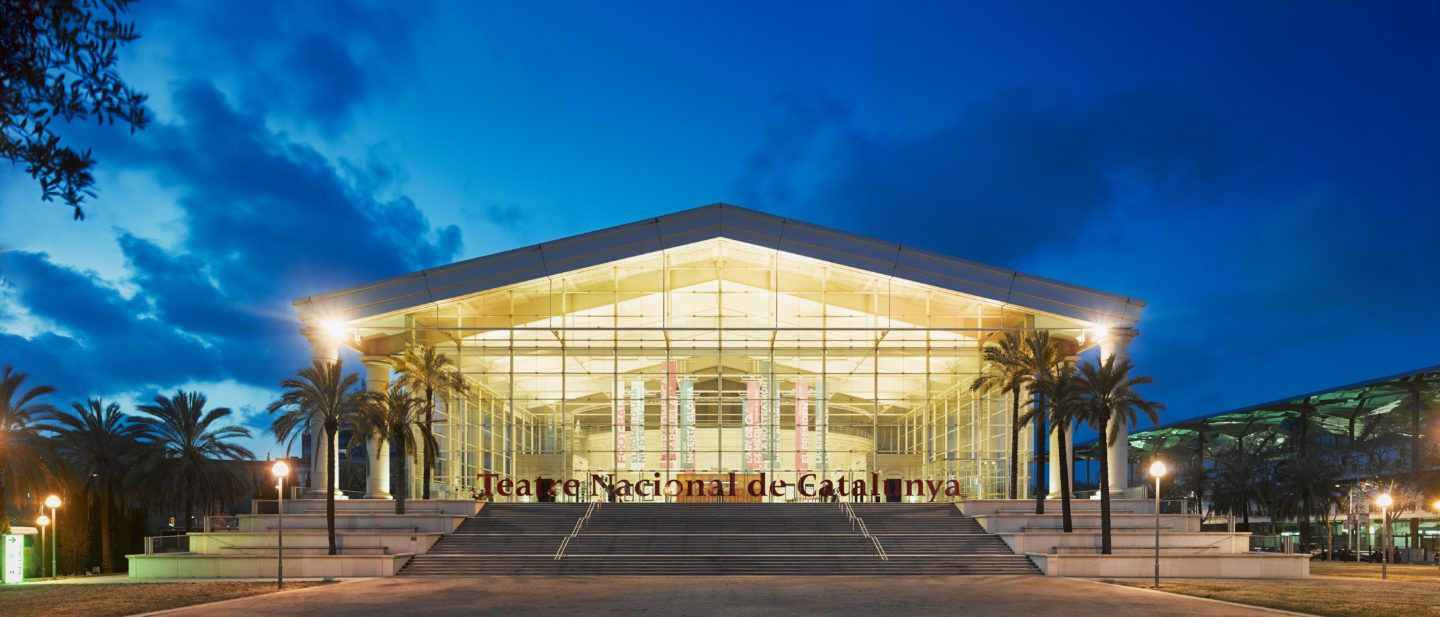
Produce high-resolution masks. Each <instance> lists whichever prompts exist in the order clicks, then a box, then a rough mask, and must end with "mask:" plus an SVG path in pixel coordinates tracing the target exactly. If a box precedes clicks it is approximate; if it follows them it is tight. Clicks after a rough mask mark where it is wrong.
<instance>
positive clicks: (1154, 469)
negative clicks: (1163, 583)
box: [1150, 461, 1166, 589]
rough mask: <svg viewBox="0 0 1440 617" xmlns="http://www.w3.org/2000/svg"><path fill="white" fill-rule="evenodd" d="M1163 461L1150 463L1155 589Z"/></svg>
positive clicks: (1158, 574) (1157, 582)
mask: <svg viewBox="0 0 1440 617" xmlns="http://www.w3.org/2000/svg"><path fill="white" fill-rule="evenodd" d="M1165 471H1166V469H1165V463H1164V461H1155V462H1153V463H1150V477H1152V478H1155V588H1157V589H1158V588H1160V478H1162V477H1164V476H1165Z"/></svg>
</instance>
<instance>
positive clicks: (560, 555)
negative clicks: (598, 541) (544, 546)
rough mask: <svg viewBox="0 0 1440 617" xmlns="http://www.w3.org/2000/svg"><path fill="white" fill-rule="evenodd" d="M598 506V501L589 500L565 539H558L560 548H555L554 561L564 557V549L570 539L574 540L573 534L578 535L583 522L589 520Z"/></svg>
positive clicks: (568, 544)
mask: <svg viewBox="0 0 1440 617" xmlns="http://www.w3.org/2000/svg"><path fill="white" fill-rule="evenodd" d="M599 507H600V502H598V501H592V502H590V506H589V507H587V508H585V514H583V515H581V516H580V518H578V519H575V527H574V528H573V529H571V530H570V535H568V536H565V539H564V540H561V541H560V548H558V549H555V560H556V561H559V560H560V559H563V558H564V557H565V549H566V548H568V547H569V546H570V541H571V540H574V539H575V536H578V535H580V529H581V528H583V527H584V526H585V523H587V522H589V521H590V515H592V514H594V513H595V510H596V509H598V508H599Z"/></svg>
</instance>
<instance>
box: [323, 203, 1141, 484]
mask: <svg viewBox="0 0 1440 617" xmlns="http://www.w3.org/2000/svg"><path fill="white" fill-rule="evenodd" d="M981 233H983V232H981ZM962 237H963V235H957V238H962ZM295 304H296V307H297V310H298V311H299V314H300V318H301V320H302V322H303V323H304V324H305V329H304V331H303V332H304V334H305V335H306V336H307V337H308V338H309V340H310V342H311V345H312V349H313V355H314V357H315V358H316V359H325V360H333V359H335V358H337V357H338V346H339V345H342V344H343V345H345V346H348V347H351V348H353V349H356V350H358V351H359V352H360V354H361V358H362V360H363V362H364V364H365V376H366V383H367V386H368V387H370V388H372V389H378V388H383V387H384V386H385V384H386V383H388V381H389V380H390V378H391V368H392V361H393V358H394V357H395V356H397V355H398V354H400V353H401V352H402V350H403V349H404V348H405V346H406V345H407V344H412V343H424V344H428V345H435V346H438V347H439V348H440V349H441V350H442V351H443V352H444V353H446V354H447V355H449V356H450V357H451V358H453V359H455V360H456V361H457V362H458V365H459V367H460V369H461V371H462V372H463V374H464V376H465V377H466V378H467V379H468V381H469V382H470V383H471V384H472V386H473V392H472V393H471V394H470V396H468V397H465V398H463V399H459V400H448V399H447V401H446V404H445V405H444V406H443V409H442V410H441V412H440V413H439V415H438V419H437V429H436V432H437V438H438V441H439V447H440V453H439V461H438V470H437V472H436V476H435V479H434V483H433V486H432V488H433V489H434V491H435V492H436V493H438V495H439V496H442V497H458V498H465V497H469V496H471V495H472V494H473V491H475V489H476V481H477V477H478V476H479V475H480V474H485V473H494V474H499V475H502V476H511V477H516V478H534V477H537V476H544V477H547V478H551V479H557V480H564V479H569V478H577V479H581V480H582V481H583V482H585V483H586V484H587V485H588V479H589V477H590V474H602V475H604V474H616V476H617V477H618V478H623V479H631V480H635V479H649V478H652V477H656V476H657V475H658V477H661V478H664V479H670V478H682V479H712V478H716V477H720V476H721V475H722V474H726V473H728V472H735V473H737V474H758V473H760V472H767V473H769V474H770V477H771V478H772V479H773V478H777V477H778V478H779V479H783V480H786V481H788V482H789V483H791V484H794V483H795V482H796V481H797V479H798V478H800V477H801V476H802V475H803V474H805V473H815V474H818V475H820V476H821V477H823V478H835V477H837V476H844V477H846V478H856V479H867V480H868V479H869V478H870V477H871V476H870V474H872V473H874V474H878V476H879V477H880V478H883V479H885V480H887V481H894V480H895V479H897V478H901V477H903V478H915V479H918V478H937V479H955V480H958V481H959V482H960V483H961V485H962V486H963V487H964V493H963V495H960V496H959V497H965V498H995V497H1003V496H1005V495H1004V493H1005V490H1006V487H1007V485H1008V477H1007V476H1008V469H1009V466H1008V464H1007V449H1008V447H1009V444H1008V442H1009V437H1008V436H1009V432H1010V426H1011V419H1010V405H1009V400H1008V398H1007V395H1003V394H993V395H977V394H974V393H972V392H971V391H970V384H971V382H972V381H973V380H974V378H975V377H976V376H977V375H978V374H979V373H980V371H981V370H982V366H981V347H982V345H984V344H985V343H986V342H987V341H989V340H991V339H992V337H994V336H995V335H996V334H997V333H1002V332H1006V331H1017V330H1018V331H1025V330H1038V329H1044V330H1049V331H1051V332H1052V333H1053V334H1054V335H1055V336H1057V337H1060V338H1063V339H1065V340H1068V341H1071V342H1073V349H1074V351H1075V352H1076V353H1079V352H1080V351H1082V350H1084V349H1088V348H1091V347H1094V346H1097V345H1098V346H1100V347H1101V348H1102V352H1103V353H1105V354H1116V355H1120V356H1124V355H1126V353H1127V351H1126V348H1127V345H1128V343H1129V340H1130V339H1131V338H1132V337H1133V336H1134V335H1135V330H1134V325H1135V323H1136V321H1137V320H1138V319H1139V317H1140V312H1141V309H1142V308H1143V306H1144V303H1143V302H1141V301H1139V300H1136V299H1133V298H1127V297H1124V296H1118V295H1114V294H1109V293H1105V292H1100V291H1095V290H1091V289H1086V288H1083V287H1078V286H1075V285H1070V284H1066V283H1061V282H1057V281H1052V280H1048V279H1044V278H1040V277H1035V276H1031V275H1027V274H1023V273H1020V272H1015V271H1013V270H1007V269H1003V268H997V267H993V266H987V265H983V264H979V263H975V262H970V261H964V260H961V259H956V258H953V257H947V256H944V255H939V254H935V253H931V252H927V251H922V250H917V249H913V248H910V247H906V246H901V245H896V244H891V243H888V242H882V241H877V240H872V239H869V238H865V237H862V236H857V235H853V234H849V233H844V232H839V231H835V230H830V229H825V228H822V227H818V226H815V225H810V224H807V223H802V222H798V221H794V220H789V219H784V218H780V217H775V216H771V215H767V214H763V213H760V212H755V211H753V210H747V209H744V208H739V207H736V206H731V205H726V204H715V205H710V206H704V207H701V208H696V209H692V210H686V211H682V212H678V213H674V214H670V215H666V216H661V217H658V218H653V219H648V220H644V221H640V222H636V223H631V224H627V225H621V226H618V227H612V228H609V229H603V230H600V231H595V232H591V233H587V234H582V235H579V236H573V237H570V238H565V239H561V240H557V241H554V242H547V243H542V244H538V245H535V246H530V247H525V248H521V249H516V250H512V251H506V252H503V253H498V254H495V255H490V256H486V257H480V258H476V259H471V260H467V261H463V262H459V263H456V264H452V265H448V266H443V267H438V268H432V269H428V270H423V271H420V272H415V273H412V274H407V275H404V276H399V277H395V278H391V279H386V280H381V281H375V282H372V283H367V284H364V285H358V286H355V287H350V288H347V289H342V290H338V291H332V292H329V293H323V294H317V295H314V296H310V297H306V298H301V299H299V300H297V301H296V302H295ZM1032 441H1033V436H1032V435H1030V434H1028V431H1027V435H1026V436H1025V438H1024V439H1022V442H1021V443H1022V451H1021V452H1019V453H1018V456H1019V457H1021V460H1022V461H1028V460H1029V459H1030V457H1031V451H1032V448H1031V443H1032ZM1127 443H1128V442H1126V441H1124V440H1122V441H1121V442H1120V443H1119V445H1118V446H1117V447H1116V448H1115V449H1114V451H1113V452H1112V453H1111V454H1110V456H1112V457H1115V459H1114V460H1118V461H1124V460H1126V454H1125V445H1126V444H1127ZM372 445H373V444H372ZM312 447H313V448H314V449H316V450H319V451H320V452H321V457H320V458H322V459H323V457H324V456H325V455H326V453H327V452H328V453H330V454H333V453H334V452H335V451H336V448H335V447H333V444H331V445H327V444H324V443H318V444H312ZM372 450H373V451H375V453H376V454H377V455H378V456H376V457H372V458H376V459H378V460H380V461H381V464H380V465H371V470H370V473H369V478H368V481H367V488H368V491H367V492H368V493H369V494H370V495H374V496H385V495H388V494H389V486H388V483H389V479H388V474H386V473H385V469H386V468H387V467H386V466H387V465H388V463H385V462H384V460H385V457H386V456H387V455H388V451H389V448H385V447H381V448H372ZM1052 463H1054V464H1055V465H1058V461H1054V462H1052ZM411 465H412V469H413V467H415V465H414V462H413V461H411ZM1117 467H1118V468H1119V470H1120V473H1123V471H1124V466H1123V465H1117ZM1021 470H1022V471H1021V474H1022V475H1023V476H1025V477H1022V478H1021V486H1025V487H1028V486H1029V474H1030V473H1032V471H1031V470H1030V469H1029V468H1028V467H1027V466H1026V465H1021ZM417 471H418V470H412V472H411V473H410V477H411V478H412V479H413V481H414V482H415V483H417V485H416V486H413V487H412V488H411V493H410V494H411V495H412V496H414V495H418V494H419V487H418V482H419V475H420V474H419V473H418V472H417ZM1050 475H1051V477H1052V478H1058V474H1055V473H1052V474H1050ZM311 477H312V478H320V477H323V475H321V474H312V476H311ZM315 484H316V483H315V482H312V487H315V488H319V487H318V486H315ZM1125 485H1126V483H1124V482H1120V481H1117V482H1116V488H1117V489H1118V488H1122V487H1124V486H1125ZM1052 490H1053V489H1052ZM796 497H797V496H796V495H794V494H793V493H791V494H787V495H786V496H785V497H783V498H779V499H793V498H796ZM664 498H665V497H661V498H660V499H664Z"/></svg>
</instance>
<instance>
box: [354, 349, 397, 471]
mask: <svg viewBox="0 0 1440 617" xmlns="http://www.w3.org/2000/svg"><path fill="white" fill-rule="evenodd" d="M360 361H361V362H363V363H365V389H366V390H368V391H370V392H379V393H381V394H384V393H385V392H386V390H388V389H389V388H390V358H387V357H385V356H363V357H361V358H360ZM365 451H366V452H367V453H369V454H370V473H368V474H367V475H366V476H365V498H366V499H389V498H390V443H389V442H387V441H386V440H385V439H384V437H382V436H380V435H371V436H370V437H369V439H368V440H367V441H366V442H365Z"/></svg>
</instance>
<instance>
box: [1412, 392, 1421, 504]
mask: <svg viewBox="0 0 1440 617" xmlns="http://www.w3.org/2000/svg"><path fill="white" fill-rule="evenodd" d="M1412 394H1414V400H1413V401H1412V403H1413V404H1412V405H1410V473H1412V474H1414V475H1415V480H1416V481H1419V480H1420V390H1419V389H1418V387H1417V388H1416V389H1415V390H1412ZM1410 520H1412V521H1415V523H1417V524H1418V523H1419V519H1414V518H1412V519H1410Z"/></svg>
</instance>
